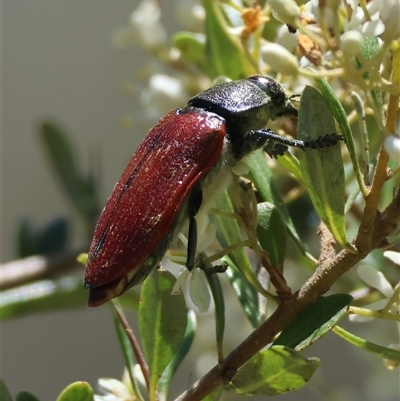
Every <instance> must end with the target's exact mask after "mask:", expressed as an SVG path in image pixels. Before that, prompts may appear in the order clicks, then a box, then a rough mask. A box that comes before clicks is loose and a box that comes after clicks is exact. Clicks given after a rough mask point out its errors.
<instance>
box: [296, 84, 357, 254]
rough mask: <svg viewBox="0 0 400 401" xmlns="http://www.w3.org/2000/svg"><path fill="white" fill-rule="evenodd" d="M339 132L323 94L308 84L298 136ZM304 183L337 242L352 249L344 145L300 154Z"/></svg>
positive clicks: (302, 104)
mask: <svg viewBox="0 0 400 401" xmlns="http://www.w3.org/2000/svg"><path fill="white" fill-rule="evenodd" d="M334 132H335V122H334V120H333V117H332V114H331V113H330V111H329V108H328V106H327V105H326V103H325V101H324V100H323V98H322V97H321V95H320V93H319V92H318V91H317V90H315V89H314V88H312V87H311V86H306V88H305V90H304V91H303V94H302V96H301V100H300V109H299V123H298V133H299V134H298V136H299V139H302V140H304V141H307V140H312V139H316V138H318V137H320V136H321V135H326V134H330V133H334ZM299 159H300V165H301V170H302V173H303V177H304V183H305V184H306V186H307V189H308V192H309V194H310V197H311V200H312V202H313V204H314V207H315V210H316V211H317V213H318V215H319V217H320V218H321V220H322V221H323V222H324V223H325V224H326V226H327V227H328V229H329V231H330V232H331V233H332V235H333V237H334V238H335V240H336V241H337V242H339V243H340V244H341V245H342V246H343V247H345V248H346V249H348V250H353V248H352V246H351V245H350V243H349V241H348V239H347V236H346V228H345V219H344V203H345V185H344V169H343V162H342V157H341V152H340V146H332V147H330V148H324V149H318V150H315V149H309V148H306V149H305V151H304V152H301V153H300V154H299Z"/></svg>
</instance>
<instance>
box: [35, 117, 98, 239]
mask: <svg viewBox="0 0 400 401" xmlns="http://www.w3.org/2000/svg"><path fill="white" fill-rule="evenodd" d="M40 134H41V138H42V141H43V144H44V147H45V150H46V152H47V154H48V157H49V159H50V162H51V164H52V167H53V168H54V170H55V172H56V173H57V176H58V178H59V180H60V181H61V183H62V185H63V187H64V189H65V191H66V194H67V195H68V197H69V199H70V201H71V202H72V204H73V205H74V207H75V209H76V211H77V212H78V213H79V214H80V215H81V217H82V219H83V221H84V222H85V223H86V228H87V230H88V231H89V232H90V233H91V232H92V230H93V225H94V223H95V221H96V219H97V217H98V215H99V212H100V210H101V209H100V203H99V198H98V194H97V189H96V186H95V182H94V179H93V177H92V176H90V175H88V177H85V175H84V174H83V172H82V171H81V167H80V166H79V164H78V162H77V158H76V154H77V153H76V151H75V149H74V148H73V144H72V142H71V141H70V140H69V138H68V136H67V135H66V134H65V133H64V131H63V130H62V129H61V128H60V127H58V126H56V125H54V124H52V123H51V122H48V121H46V122H44V123H43V124H42V126H41V129H40Z"/></svg>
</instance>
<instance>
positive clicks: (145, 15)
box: [114, 0, 167, 51]
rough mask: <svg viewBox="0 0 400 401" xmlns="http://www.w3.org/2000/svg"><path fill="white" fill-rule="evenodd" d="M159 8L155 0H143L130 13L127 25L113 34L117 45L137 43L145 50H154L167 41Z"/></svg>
mask: <svg viewBox="0 0 400 401" xmlns="http://www.w3.org/2000/svg"><path fill="white" fill-rule="evenodd" d="M160 17H161V9H160V6H159V3H158V2H157V1H156V0H143V1H142V2H141V3H140V4H139V6H138V8H137V9H136V10H135V11H134V12H133V13H132V14H131V16H130V23H131V25H130V26H129V27H124V28H122V29H120V30H119V31H118V32H117V33H116V35H115V36H114V43H115V44H116V45H117V46H123V47H124V46H131V45H133V44H137V45H139V46H141V47H142V48H144V49H146V50H150V51H151V50H156V49H157V48H160V47H163V46H164V45H165V43H166V42H167V33H166V31H165V29H164V27H163V25H162V24H161V21H160Z"/></svg>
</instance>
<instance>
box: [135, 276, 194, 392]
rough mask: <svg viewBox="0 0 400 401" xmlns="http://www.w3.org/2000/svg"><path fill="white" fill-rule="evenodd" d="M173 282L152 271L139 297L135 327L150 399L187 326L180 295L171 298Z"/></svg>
mask: <svg viewBox="0 0 400 401" xmlns="http://www.w3.org/2000/svg"><path fill="white" fill-rule="evenodd" d="M175 282H176V279H175V277H174V275H173V274H171V273H169V272H166V271H163V270H158V269H155V270H153V272H152V273H151V274H150V276H149V277H148V278H147V279H146V280H145V282H144V283H143V286H142V291H141V295H140V298H141V302H140V305H139V328H140V336H141V339H142V344H143V350H144V354H145V356H146V360H147V363H148V365H149V371H150V389H149V392H150V399H153V398H152V397H154V395H155V393H156V388H157V383H158V381H159V380H160V378H161V376H162V374H163V372H164V370H165V369H166V367H167V366H168V364H169V363H170V362H171V360H172V358H173V357H174V355H175V354H176V353H177V351H178V349H179V347H180V345H181V343H182V340H183V338H184V335H185V330H186V326H187V308H186V304H185V299H184V297H183V295H182V294H180V295H171V292H172V289H173V286H174V284H175Z"/></svg>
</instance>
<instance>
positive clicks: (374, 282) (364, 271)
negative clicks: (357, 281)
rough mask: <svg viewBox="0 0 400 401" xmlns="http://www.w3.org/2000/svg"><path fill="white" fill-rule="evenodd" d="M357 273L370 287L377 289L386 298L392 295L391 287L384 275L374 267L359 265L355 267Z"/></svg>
mask: <svg viewBox="0 0 400 401" xmlns="http://www.w3.org/2000/svg"><path fill="white" fill-rule="evenodd" d="M357 274H358V275H359V276H360V278H361V280H363V281H364V282H365V283H366V284H368V285H369V286H370V287H373V288H376V289H377V290H379V291H380V292H381V293H382V294H383V295H384V296H385V297H386V298H390V297H391V296H392V295H393V288H392V286H391V285H390V284H389V282H388V281H387V280H386V277H385V276H384V275H383V274H382V273H381V272H380V271H378V270H377V269H376V268H375V267H373V266H370V265H361V266H359V267H358V268H357Z"/></svg>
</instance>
